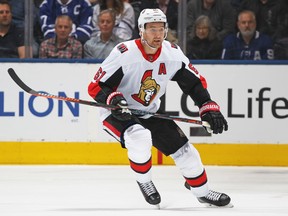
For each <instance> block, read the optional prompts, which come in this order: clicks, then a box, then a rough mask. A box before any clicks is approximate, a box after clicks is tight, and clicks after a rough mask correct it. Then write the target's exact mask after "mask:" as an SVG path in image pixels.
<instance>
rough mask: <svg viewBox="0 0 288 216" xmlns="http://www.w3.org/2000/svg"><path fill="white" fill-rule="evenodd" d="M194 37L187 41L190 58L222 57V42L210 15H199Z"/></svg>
mask: <svg viewBox="0 0 288 216" xmlns="http://www.w3.org/2000/svg"><path fill="white" fill-rule="evenodd" d="M193 35H194V37H193V38H192V39H190V40H189V41H188V43H187V57H188V58H189V59H220V58H221V52H222V44H221V42H220V41H219V40H218V39H217V37H216V30H215V29H214V27H213V26H212V23H211V21H210V19H209V17H208V16H205V15H201V16H199V17H198V18H197V19H196V21H195V25H194V29H193Z"/></svg>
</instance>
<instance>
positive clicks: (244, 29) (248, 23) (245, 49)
mask: <svg viewBox="0 0 288 216" xmlns="http://www.w3.org/2000/svg"><path fill="white" fill-rule="evenodd" d="M237 26H238V29H239V32H237V33H236V34H231V35H228V36H227V37H226V38H225V39H224V42H223V52H222V59H240V60H241V59H242V60H264V59H266V60H272V59H274V51H273V42H272V39H271V38H270V37H269V36H268V35H265V34H261V33H260V32H258V31H256V17H255V14H254V13H253V12H252V11H247V10H246V11H242V12H240V13H239V15H238V21H237Z"/></svg>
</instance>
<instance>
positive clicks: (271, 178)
mask: <svg viewBox="0 0 288 216" xmlns="http://www.w3.org/2000/svg"><path fill="white" fill-rule="evenodd" d="M152 171H153V182H154V184H155V185H156V187H157V189H158V191H159V192H160V194H161V198H162V202H161V205H160V207H161V209H160V210H158V209H157V208H156V207H155V206H151V205H149V204H147V203H146V201H145V200H144V198H143V196H142V194H141V192H140V190H139V188H138V185H137V184H136V182H135V180H134V176H133V174H132V172H131V171H130V168H129V166H0V216H14V215H17V216H18V215H19V216H20V215H21V216H36V215H37V216H104V215H111V216H112V215H113V216H130V215H131V216H137V215H147V216H170V215H175V216H182V215H189V216H258V215H259V216H260V215H261V216H268V215H269V216H276V215H283V216H284V215H285V216H287V215H288V167H223V166H221V167H218V166H206V171H207V174H208V179H209V183H210V187H211V189H213V190H217V191H221V192H225V193H227V194H228V195H229V196H230V197H231V198H232V203H233V204H234V208H208V207H204V206H203V205H202V204H200V203H198V201H197V200H196V198H195V197H194V196H193V195H192V194H191V192H190V191H188V190H187V189H185V188H184V186H183V183H184V180H183V177H182V176H181V175H180V173H179V171H178V169H177V168H176V167H175V166H153V169H152Z"/></svg>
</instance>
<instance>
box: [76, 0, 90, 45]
mask: <svg viewBox="0 0 288 216" xmlns="http://www.w3.org/2000/svg"><path fill="white" fill-rule="evenodd" d="M92 15H93V10H92V7H91V4H90V3H89V1H86V0H85V1H84V0H83V2H82V4H81V9H80V13H79V16H78V21H79V23H77V27H76V32H75V37H76V38H77V39H78V40H79V41H81V42H82V43H84V42H86V41H87V40H89V39H90V36H91V33H92V30H93V27H92Z"/></svg>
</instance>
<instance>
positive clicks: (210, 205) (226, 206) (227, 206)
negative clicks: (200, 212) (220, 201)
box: [203, 203, 234, 208]
mask: <svg viewBox="0 0 288 216" xmlns="http://www.w3.org/2000/svg"><path fill="white" fill-rule="evenodd" d="M203 204H204V205H205V206H206V207H209V208H233V207H234V205H233V204H232V203H229V204H228V205H225V206H216V205H212V204H209V203H203Z"/></svg>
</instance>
